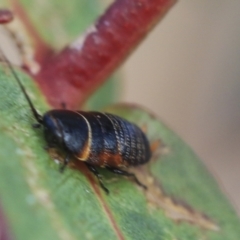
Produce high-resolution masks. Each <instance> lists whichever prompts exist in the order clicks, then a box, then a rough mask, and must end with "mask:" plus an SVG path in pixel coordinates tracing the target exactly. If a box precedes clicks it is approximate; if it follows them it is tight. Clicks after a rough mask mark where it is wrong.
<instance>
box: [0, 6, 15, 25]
mask: <svg viewBox="0 0 240 240" xmlns="http://www.w3.org/2000/svg"><path fill="white" fill-rule="evenodd" d="M12 20H13V14H12V12H11V11H10V10H8V9H3V8H2V9H0V24H6V23H9V22H11V21H12Z"/></svg>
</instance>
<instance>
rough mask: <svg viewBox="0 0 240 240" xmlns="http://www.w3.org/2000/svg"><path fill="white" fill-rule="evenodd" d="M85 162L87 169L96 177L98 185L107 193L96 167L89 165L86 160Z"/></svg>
mask: <svg viewBox="0 0 240 240" xmlns="http://www.w3.org/2000/svg"><path fill="white" fill-rule="evenodd" d="M85 164H86V166H87V167H88V169H89V170H90V171H91V172H92V173H93V174H94V175H95V176H96V177H97V179H98V182H99V185H100V186H101V188H102V189H103V190H104V191H105V192H106V194H109V190H108V189H107V188H106V187H105V186H104V184H103V182H102V179H101V175H100V174H99V172H98V171H97V169H96V168H95V167H94V166H92V165H90V164H88V163H86V162H85Z"/></svg>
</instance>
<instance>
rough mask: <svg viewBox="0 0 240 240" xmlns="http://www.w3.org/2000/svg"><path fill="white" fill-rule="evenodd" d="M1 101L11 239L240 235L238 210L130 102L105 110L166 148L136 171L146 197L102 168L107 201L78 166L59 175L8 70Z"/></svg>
mask: <svg viewBox="0 0 240 240" xmlns="http://www.w3.org/2000/svg"><path fill="white" fill-rule="evenodd" d="M18 75H19V76H20V77H21V80H22V82H23V83H24V86H26V89H27V92H28V93H29V94H30V97H31V99H33V102H34V104H35V106H36V107H37V109H38V110H39V112H41V113H44V112H45V111H47V110H48V109H49V107H48V106H47V104H46V103H45V100H44V98H43V97H42V96H41V94H40V93H39V92H38V90H37V88H36V86H35V85H34V83H33V81H32V80H31V79H29V77H28V76H26V75H25V74H23V73H21V72H20V71H18ZM0 98H1V99H0V112H1V119H0V128H1V131H0V132H1V134H0V144H1V150H0V171H1V172H0V193H1V201H2V206H3V209H4V213H5V215H6V216H7V218H8V225H9V226H10V229H11V230H12V232H13V235H14V236H15V239H24V240H28V239H51V240H54V239H154V240H155V239H160V240H168V239H184V240H188V239H189V240H190V239H191V240H192V239H210V240H212V239H214V240H220V239H224V240H225V239H228V240H236V239H239V238H240V229H239V219H238V217H237V215H236V213H235V212H234V210H233V208H232V207H231V206H230V204H229V203H228V201H227V199H226V197H224V195H223V194H222V193H221V191H220V190H219V188H218V186H217V184H216V183H215V181H214V180H213V179H212V177H211V176H210V175H209V174H208V172H207V171H206V169H205V168H204V167H203V166H202V163H201V162H200V161H199V160H198V158H197V157H196V156H195V155H194V153H193V152H192V151H191V150H190V149H189V147H188V146H186V145H185V144H184V143H183V142H182V141H181V140H180V139H179V137H177V136H176V135H175V134H174V133H173V132H172V131H170V130H169V129H168V128H167V127H166V126H165V125H164V124H162V123H161V122H160V121H159V120H157V119H156V118H155V117H154V116H152V115H151V114H149V113H148V112H147V111H145V110H143V109H141V108H139V107H136V106H131V105H121V106H115V107H111V108H108V109H107V110H106V111H108V112H112V113H114V114H117V115H119V116H122V117H124V118H126V119H128V120H130V121H133V122H135V123H136V124H138V125H139V126H140V127H143V128H146V131H147V135H148V137H149V139H150V140H151V142H154V141H155V140H159V139H160V140H161V142H162V143H163V144H164V147H163V149H166V150H162V151H163V152H162V154H161V156H160V157H157V158H156V159H153V160H152V161H151V162H150V163H149V164H148V165H146V167H144V168H143V169H133V171H135V172H136V174H137V175H138V176H139V178H140V179H141V177H143V179H141V180H142V181H146V184H148V186H149V190H148V191H146V192H145V191H143V190H142V189H141V188H139V187H137V186H136V185H135V184H134V183H133V182H132V181H130V180H129V179H125V178H123V177H116V176H114V175H113V174H112V173H108V172H107V171H105V170H102V171H101V173H102V175H103V177H104V182H105V185H106V186H107V187H108V188H109V190H110V195H109V196H107V195H105V193H104V192H103V191H102V190H101V189H100V188H99V186H98V184H97V182H95V179H94V177H93V176H92V175H91V174H89V173H88V172H87V171H86V169H85V168H84V166H82V165H81V163H77V164H76V165H75V167H74V166H72V167H69V168H67V169H66V171H65V172H64V173H63V174H61V173H59V170H58V169H59V164H57V163H56V162H55V161H53V159H52V155H51V156H50V155H49V154H48V153H47V152H46V151H45V150H43V146H44V145H45V141H44V138H43V134H42V130H41V129H37V130H36V129H32V127H31V124H32V123H34V119H33V117H32V114H31V112H30V110H29V107H28V105H27V103H26V100H25V99H24V97H23V94H22V93H21V92H20V90H19V88H18V86H17V84H16V81H15V80H14V79H13V77H12V75H11V74H10V73H9V71H8V69H7V68H6V67H5V66H4V67H1V69H0ZM58 157H59V158H60V157H61V155H60V156H58ZM63 157H64V156H63ZM144 169H146V171H145V170H144ZM144 171H145V172H146V173H144ZM148 171H149V172H148ZM144 179H145V180H144ZM153 180H154V181H153ZM148 181H149V182H148ZM153 182H154V183H153ZM159 192H160V193H159ZM163 192H164V193H163ZM205 215H207V216H208V217H206V216H205ZM173 218H175V219H177V221H175V220H173ZM190 222H192V223H191V224H190ZM217 229H219V230H217Z"/></svg>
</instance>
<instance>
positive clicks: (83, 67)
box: [36, 0, 176, 108]
mask: <svg viewBox="0 0 240 240" xmlns="http://www.w3.org/2000/svg"><path fill="white" fill-rule="evenodd" d="M175 2H176V0H117V1H115V2H114V3H113V4H112V5H111V6H110V7H109V8H108V10H107V11H106V12H105V13H104V15H103V16H101V17H100V18H99V20H98V21H97V22H96V24H95V26H93V27H91V28H90V29H89V30H88V31H87V32H86V34H85V35H84V36H83V37H80V38H79V39H77V40H76V41H75V42H74V43H72V44H71V45H69V46H68V47H67V48H65V49H64V50H63V51H62V52H60V53H58V54H57V55H55V56H54V57H52V58H51V59H49V60H48V61H45V63H44V64H43V66H42V69H41V71H40V72H39V74H38V75H37V76H36V79H37V81H38V83H39V85H40V87H41V88H42V90H43V92H44V93H45V95H46V96H47V99H48V101H49V103H50V104H51V105H52V106H54V107H60V106H61V104H62V102H64V103H66V104H67V107H68V108H78V107H79V106H80V105H81V104H82V103H83V102H84V100H85V99H86V98H87V97H88V96H89V95H90V94H91V93H92V92H93V91H94V90H95V89H96V88H97V87H98V86H99V85H100V84H102V83H103V82H104V81H105V80H106V79H107V77H109V75H111V74H112V72H113V71H114V70H115V69H116V68H117V67H118V66H119V65H120V64H121V63H122V62H123V60H124V59H125V58H126V57H127V56H128V55H129V53H130V52H131V51H132V50H133V49H134V48H135V47H136V46H137V45H138V44H139V42H140V41H141V40H142V39H143V38H144V37H145V36H146V34H147V33H148V32H149V31H150V30H151V29H152V28H153V26H154V25H155V24H156V23H157V22H158V21H159V20H160V19H161V18H162V17H163V16H164V15H165V13H166V12H167V11H168V10H169V9H170V8H171V6H172V5H173V4H174V3H175Z"/></svg>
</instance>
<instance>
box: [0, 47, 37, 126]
mask: <svg viewBox="0 0 240 240" xmlns="http://www.w3.org/2000/svg"><path fill="white" fill-rule="evenodd" d="M0 54H1V55H2V57H3V60H4V61H5V62H6V63H7V65H8V67H9V69H10V71H11V73H12V74H13V76H14V78H15V80H16V81H17V83H18V85H19V87H20V89H21V90H22V92H23V94H24V96H25V98H26V99H27V102H28V104H29V106H30V108H31V110H32V113H33V116H34V117H35V119H36V120H37V122H38V123H40V124H42V116H41V115H40V114H38V112H37V110H36V109H35V107H34V105H33V103H32V101H31V99H30V97H29V96H28V94H27V92H26V90H25V88H24V86H23V85H22V83H21V81H20V79H19V77H18V75H17V73H16V72H15V70H14V69H13V67H12V64H11V63H10V61H9V60H8V58H7V57H6V56H5V54H4V53H3V51H2V49H1V48H0Z"/></svg>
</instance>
